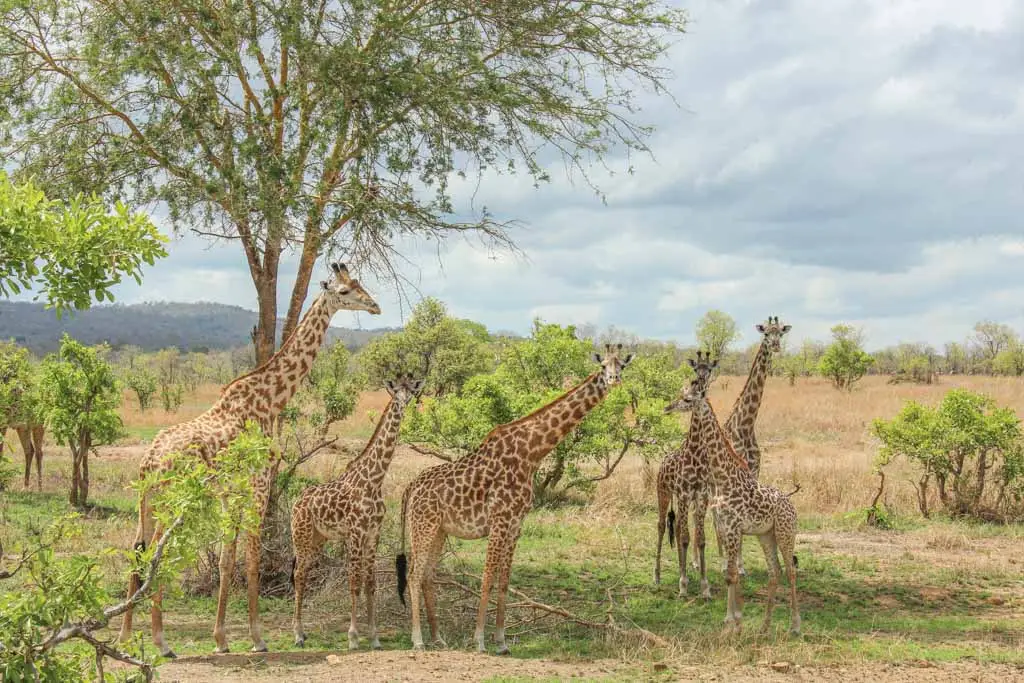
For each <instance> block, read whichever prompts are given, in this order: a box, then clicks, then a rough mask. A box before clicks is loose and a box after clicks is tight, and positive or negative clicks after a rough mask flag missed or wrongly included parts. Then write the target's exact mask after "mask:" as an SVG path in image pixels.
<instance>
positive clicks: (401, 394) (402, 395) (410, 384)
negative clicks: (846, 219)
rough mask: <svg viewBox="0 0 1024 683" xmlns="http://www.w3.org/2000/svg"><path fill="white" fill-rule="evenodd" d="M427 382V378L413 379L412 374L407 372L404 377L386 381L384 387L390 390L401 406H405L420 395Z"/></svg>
mask: <svg viewBox="0 0 1024 683" xmlns="http://www.w3.org/2000/svg"><path fill="white" fill-rule="evenodd" d="M425 383H426V381H425V380H422V379H413V378H412V375H409V374H406V375H405V376H404V377H399V378H398V379H394V380H391V379H389V380H388V381H386V382H384V388H385V389H387V390H388V393H389V394H390V395H391V397H392V398H394V399H395V402H396V403H398V405H399V407H400V408H404V407H405V406H407V405H409V404H410V403H411V402H412V401H413V400H414V399H415V398H416V397H417V396H419V394H420V392H421V391H422V390H423V385H424V384H425Z"/></svg>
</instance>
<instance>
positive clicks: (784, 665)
mask: <svg viewBox="0 0 1024 683" xmlns="http://www.w3.org/2000/svg"><path fill="white" fill-rule="evenodd" d="M792 668H793V665H792V664H790V663H789V662H774V663H773V664H772V670H773V671H778V672H779V673H780V674H785V673H789V670H790V669H792Z"/></svg>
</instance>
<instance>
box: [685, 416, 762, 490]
mask: <svg viewBox="0 0 1024 683" xmlns="http://www.w3.org/2000/svg"><path fill="white" fill-rule="evenodd" d="M693 414H694V418H695V419H696V425H695V426H694V428H695V429H696V430H697V433H698V434H699V435H700V441H701V445H702V447H703V449H704V452H705V453H706V456H705V457H706V458H707V463H708V468H709V469H710V471H711V478H712V480H713V482H714V485H715V487H716V488H717V489H718V490H722V489H723V488H729V487H730V486H732V485H735V484H738V483H740V482H742V481H743V480H745V479H749V478H750V467H749V466H748V465H747V461H746V460H744V459H743V458H741V457H740V456H739V455H738V454H737V453H736V451H735V449H733V447H732V444H731V443H730V442H729V438H728V437H727V436H726V434H725V430H724V429H722V425H720V424H719V423H718V418H717V417H716V416H715V410H714V408H712V407H711V403H710V401H708V400H707V398H705V399H704V400H702V401H699V402H698V403H697V405H696V406H694V408H693Z"/></svg>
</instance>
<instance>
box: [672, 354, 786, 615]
mask: <svg viewBox="0 0 1024 683" xmlns="http://www.w3.org/2000/svg"><path fill="white" fill-rule="evenodd" d="M688 361H689V363H690V366H691V367H692V368H693V369H694V370H696V371H697V377H696V378H695V379H694V380H693V381H692V382H691V383H690V385H689V386H688V387H687V388H686V390H685V391H684V392H683V395H682V397H680V398H679V399H677V400H676V401H673V402H672V404H671V405H670V406H669V407H668V408H666V410H671V411H687V410H691V411H693V413H694V416H695V417H696V421H695V422H694V423H692V424H693V429H694V430H696V432H697V435H698V439H699V441H700V444H701V446H700V449H699V453H700V455H699V457H700V458H701V459H703V460H704V461H705V463H706V465H707V467H708V471H709V473H710V478H711V483H712V496H713V497H712V502H711V505H712V507H713V508H714V509H715V510H716V511H717V514H716V515H715V527H716V528H715V531H716V533H717V534H718V536H719V538H721V541H722V545H723V547H724V549H725V554H726V558H727V562H726V575H725V579H726V584H727V585H728V598H727V601H726V612H725V625H726V630H727V631H729V630H735V631H736V632H737V633H738V632H739V631H740V629H741V624H740V621H741V619H742V616H743V607H742V596H741V594H740V586H739V569H738V562H739V556H740V550H741V547H742V546H741V542H742V540H743V536H744V535H747V536H757V538H758V540H759V541H760V543H761V549H762V550H763V551H764V558H765V564H767V566H768V597H767V605H766V607H765V616H764V622H763V624H762V627H761V628H762V631H767V630H768V628H769V627H770V626H771V620H772V610H773V609H774V607H775V592H776V589H777V588H778V584H779V576H780V574H781V573H782V569H781V567H780V566H779V559H778V555H777V554H776V551H781V553H782V557H783V558H784V559H785V564H786V574H787V578H788V580H789V591H790V631H791V632H792V633H793V634H799V633H800V611H799V608H798V606H797V596H796V555H794V554H793V550H794V547H795V545H796V509H795V508H794V507H793V503H792V502H791V501H790V499H789V497H788V496H787V495H786V494H784V493H782V492H781V491H779V490H778V489H776V488H774V487H772V486H768V485H767V484H762V483H760V482H759V481H758V480H757V479H755V478H754V476H753V475H752V474H751V472H750V467H749V466H748V465H747V462H746V460H744V459H743V458H742V457H741V456H740V455H739V454H737V453H736V451H735V450H734V449H733V447H732V444H731V443H730V442H729V439H728V437H727V436H726V433H725V430H724V429H723V428H722V426H721V425H720V424H719V423H718V418H716V417H715V411H714V409H713V408H712V407H711V402H710V401H708V396H707V389H708V384H707V381H705V380H704V379H703V377H705V376H707V375H708V374H710V372H711V371H712V370H714V368H715V367H716V366H717V365H718V361H717V360H716V361H714V362H711V361H710V359H709V358H708V355H707V354H704V355H703V356H702V355H701V354H700V352H698V353H697V360H696V362H695V361H694V360H693V359H692V358H691V359H688Z"/></svg>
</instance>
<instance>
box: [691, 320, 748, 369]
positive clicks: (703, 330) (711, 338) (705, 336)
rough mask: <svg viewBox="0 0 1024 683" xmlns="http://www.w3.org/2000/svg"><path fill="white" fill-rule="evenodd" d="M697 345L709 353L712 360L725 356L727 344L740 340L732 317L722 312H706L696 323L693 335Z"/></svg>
mask: <svg viewBox="0 0 1024 683" xmlns="http://www.w3.org/2000/svg"><path fill="white" fill-rule="evenodd" d="M694 334H695V335H696V337H697V344H699V345H700V346H702V347H703V348H704V349H706V350H707V351H709V352H710V353H711V357H712V358H718V359H720V358H721V357H722V356H724V355H725V352H726V351H727V350H728V348H729V344H732V343H733V342H734V341H736V340H737V339H739V338H740V331H739V328H737V327H736V321H735V320H733V317H732V316H731V315H729V314H728V313H725V312H724V311H718V310H713V311H708V312H707V313H705V314H704V317H702V318H701V319H700V320H698V321H697V329H696V332H695V333H694Z"/></svg>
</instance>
